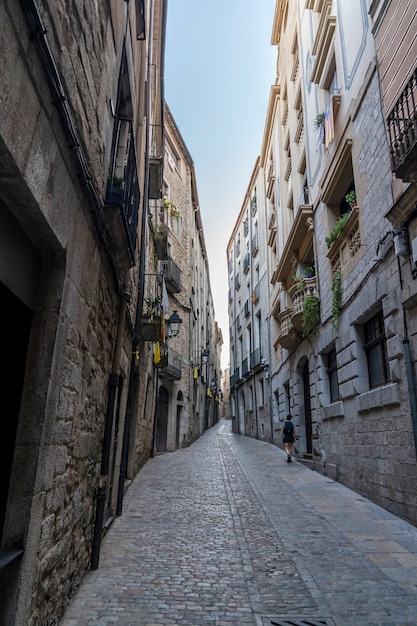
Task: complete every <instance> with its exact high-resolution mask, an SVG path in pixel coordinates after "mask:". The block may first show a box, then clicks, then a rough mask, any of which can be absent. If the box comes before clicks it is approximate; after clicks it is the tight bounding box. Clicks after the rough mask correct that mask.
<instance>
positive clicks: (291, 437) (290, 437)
mask: <svg viewBox="0 0 417 626" xmlns="http://www.w3.org/2000/svg"><path fill="white" fill-rule="evenodd" d="M290 441H291V443H294V435H290V434H289V435H284V436H283V438H282V443H288V442H290Z"/></svg>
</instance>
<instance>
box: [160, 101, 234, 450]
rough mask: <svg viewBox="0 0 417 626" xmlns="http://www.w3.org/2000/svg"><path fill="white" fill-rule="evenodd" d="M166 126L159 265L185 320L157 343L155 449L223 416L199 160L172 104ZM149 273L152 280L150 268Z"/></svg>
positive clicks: (187, 438) (189, 438)
mask: <svg viewBox="0 0 417 626" xmlns="http://www.w3.org/2000/svg"><path fill="white" fill-rule="evenodd" d="M164 128H165V142H164V143H165V167H164V176H163V199H162V202H160V201H159V202H158V201H157V202H155V203H154V206H153V208H152V209H151V212H152V216H151V218H150V219H151V228H150V232H151V233H156V241H157V246H156V250H158V239H159V242H160V240H161V238H163V240H164V245H163V250H162V253H161V254H156V255H155V257H154V263H153V271H154V272H155V273H156V275H157V280H158V282H159V275H161V274H162V275H163V279H164V283H165V287H166V291H167V297H168V299H167V303H168V308H169V311H174V312H176V314H177V315H178V316H179V318H180V319H181V324H180V331H179V333H178V335H176V336H173V335H172V334H171V336H168V338H167V340H166V342H165V344H161V345H160V346H159V345H158V346H156V350H157V352H158V355H157V357H156V370H157V372H158V402H157V418H156V439H155V451H156V452H162V451H164V450H175V449H177V448H179V447H183V446H184V445H189V444H190V443H192V442H193V441H194V440H195V439H196V438H197V437H199V436H200V435H201V434H202V433H203V432H204V431H205V430H206V429H207V428H209V427H210V426H213V424H215V423H216V422H217V418H218V407H219V401H220V396H219V392H220V370H219V367H220V365H219V364H220V355H221V346H222V335H221V331H220V329H219V328H218V325H217V323H216V321H215V316H214V304H213V297H212V293H211V288H210V276H209V266H208V257H207V250H206V246H205V241H204V232H203V224H202V219H201V213H200V207H199V201H198V192H197V184H196V176H195V171H194V164H193V161H192V158H191V155H190V154H189V152H188V149H187V147H186V145H185V143H184V140H183V138H182V136H181V134H180V132H179V130H178V127H177V125H176V123H175V120H174V118H173V116H172V113H171V111H170V110H169V108H168V106H166V107H165V125H164ZM149 278H150V280H149V281H148V284H149V285H151V284H152V282H153V280H154V278H153V274H152V272H151V273H150V274H149ZM159 293H160V295H161V299H162V292H161V291H160V290H159ZM168 335H170V333H169V331H168ZM203 352H205V354H206V355H207V357H206V358H204V360H205V361H206V362H205V363H203V362H202V361H203V357H202V354H203ZM158 358H159V359H160V360H159V361H158Z"/></svg>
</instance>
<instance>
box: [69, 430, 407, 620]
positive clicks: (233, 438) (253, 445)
mask: <svg viewBox="0 0 417 626" xmlns="http://www.w3.org/2000/svg"><path fill="white" fill-rule="evenodd" d="M285 460H286V456H285V454H284V453H283V452H282V451H281V450H279V449H278V448H276V447H274V446H272V445H270V444H267V443H265V442H259V441H256V440H253V439H249V438H246V437H241V436H239V435H233V434H232V433H231V432H230V424H228V423H225V422H222V423H220V424H218V425H217V426H216V427H215V428H212V429H210V431H208V432H207V433H205V435H204V436H203V437H201V438H200V439H199V440H198V441H197V442H195V443H194V444H193V445H192V446H191V447H190V448H187V449H184V450H178V451H176V452H173V453H169V454H164V455H159V456H157V457H156V458H154V459H151V460H150V461H149V462H148V463H147V464H146V465H145V467H144V468H143V469H142V470H141V471H140V473H139V475H138V476H137V477H136V478H135V480H134V481H132V484H131V485H130V487H129V490H128V492H127V494H126V497H125V503H124V513H123V516H122V517H120V518H118V519H117V520H116V521H115V522H114V523H113V525H112V527H111V528H110V529H109V531H108V533H107V535H106V537H105V538H104V541H103V545H102V551H101V558H100V567H99V569H98V570H97V571H94V572H89V573H88V574H87V575H86V576H85V578H84V580H83V583H82V585H81V588H80V589H79V591H78V593H77V595H76V597H75V598H74V599H73V601H72V603H71V605H70V607H69V608H68V610H67V613H66V615H65V618H64V620H63V621H62V626H95V625H97V624H100V625H101V626H103V625H105V624H108V625H110V624H119V625H123V626H127V625H128V626H136V625H140V626H204V625H208V626H210V625H214V626H230V625H231V624H234V625H235V626H259V624H265V623H267V622H268V621H269V623H270V619H268V618H270V617H271V618H272V617H273V616H274V615H275V616H278V615H279V616H281V617H282V616H288V618H290V617H292V618H294V620H295V619H297V618H298V619H299V620H301V619H302V618H303V617H305V618H306V619H307V618H308V617H316V618H318V617H329V618H330V617H331V618H332V619H333V621H334V623H335V624H336V625H337V626H361V625H363V626H365V625H366V626H372V625H374V624H375V625H377V626H408V625H414V626H415V625H416V624H417V529H416V528H414V527H413V526H410V525H409V524H407V523H405V522H404V521H402V520H400V519H398V518H396V517H395V516H393V515H391V514H390V513H388V512H387V511H384V510H383V509H380V508H379V507H377V506H376V505H374V504H373V503H371V502H369V501H368V500H366V499H365V498H363V497H362V496H360V495H358V494H357V493H355V492H352V491H350V490H349V489H347V488H346V487H344V486H343V485H340V484H338V483H335V482H333V481H331V480H329V479H328V478H326V477H323V476H321V475H320V474H318V473H315V472H312V471H310V470H308V469H307V468H306V467H304V466H303V465H301V464H300V463H297V462H294V463H292V464H287V463H286V462H285Z"/></svg>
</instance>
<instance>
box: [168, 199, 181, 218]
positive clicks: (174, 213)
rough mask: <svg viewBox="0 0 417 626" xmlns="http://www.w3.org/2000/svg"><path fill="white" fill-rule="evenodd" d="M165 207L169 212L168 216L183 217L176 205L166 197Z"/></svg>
mask: <svg viewBox="0 0 417 626" xmlns="http://www.w3.org/2000/svg"><path fill="white" fill-rule="evenodd" d="M164 207H165V209H166V210H167V212H168V214H169V215H172V217H176V218H179V217H181V213H180V212H179V211H178V209H177V207H176V206H175V204H174V203H173V202H171V201H170V200H168V198H167V197H166V196H164Z"/></svg>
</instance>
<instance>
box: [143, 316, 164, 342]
mask: <svg viewBox="0 0 417 626" xmlns="http://www.w3.org/2000/svg"><path fill="white" fill-rule="evenodd" d="M139 337H140V338H141V339H142V340H143V341H162V318H161V316H160V315H142V318H141V323H140V329H139Z"/></svg>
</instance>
